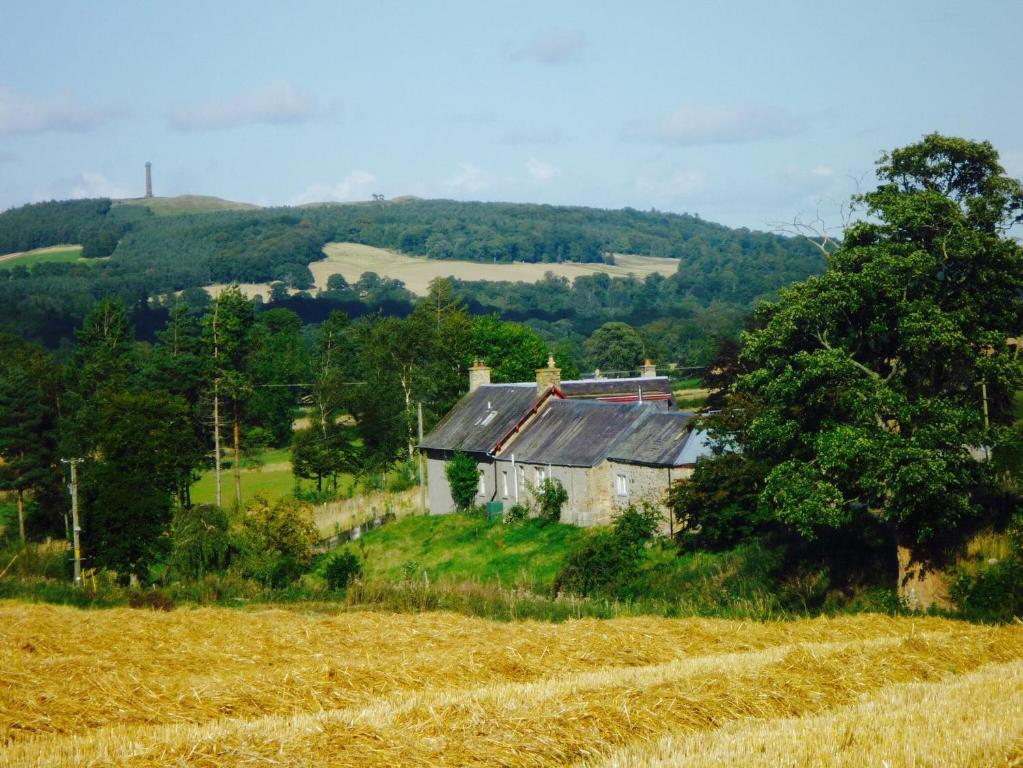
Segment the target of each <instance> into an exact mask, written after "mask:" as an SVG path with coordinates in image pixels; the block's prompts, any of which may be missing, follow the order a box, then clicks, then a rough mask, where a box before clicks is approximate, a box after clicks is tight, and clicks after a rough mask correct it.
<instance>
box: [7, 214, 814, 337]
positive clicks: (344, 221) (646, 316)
mask: <svg viewBox="0 0 1023 768" xmlns="http://www.w3.org/2000/svg"><path fill="white" fill-rule="evenodd" d="M331 241H349V242H358V243H364V244H366V245H372V246H377V247H382V248H390V249H394V250H398V251H402V252H405V253H411V254H417V255H420V256H425V257H428V258H434V259H466V260H473V261H486V262H494V261H497V262H512V261H525V262H540V263H544V262H547V263H555V262H559V261H576V262H597V261H601V260H605V259H609V258H613V256H612V255H611V254H614V253H634V254H642V255H653V256H666V257H671V258H676V259H678V261H679V272H678V274H677V275H676V276H673V277H671V278H664V277H661V276H653V277H650V278H647V280H645V281H638V280H633V281H632V282H633V283H635V285H631V286H627V285H625V282H626V279H621V278H619V279H615V280H611V281H610V282H608V281H606V280H605V281H598V282H599V283H600V285H598V286H597V288H599V289H600V290H599V291H597V292H596V293H603V294H616V298H611V299H609V300H608V301H610V302H611V304H610V305H609V306H607V307H604V306H602V305H601V307H600V310H601V311H600V312H598V313H597V315H599V317H594V318H593V321H592V322H589V321H588V322H587V323H586V327H585V328H572V329H570V331H571V332H573V333H583V334H585V333H588V332H589V330H592V328H591V326H592V327H595V326H594V325H593V324H594V323H596V324H597V325H599V322H603V321H606V320H607V319H625V320H629V319H632V318H634V317H639V318H641V319H642V320H643V321H644V322H650V321H651V320H654V319H657V318H658V317H663V316H666V313H667V312H669V311H671V307H675V308H676V310H677V307H678V305H679V303H680V302H687V303H688V305H689V310H688V314H690V315H691V314H692V312H693V311H694V310H695V309H698V308H700V307H706V306H709V305H711V304H712V303H715V302H717V303H724V304H727V305H731V306H732V307H733V308H734V310H735V311H732V312H729V313H727V314H728V316H729V318H731V319H730V320H729V323H728V325H729V327H730V328H732V329H734V326H735V321H734V318H735V317H737V316H741V315H742V314H744V313H745V310H747V309H748V308H749V306H750V305H751V303H752V302H754V301H755V300H756V299H757V298H760V297H763V296H768V295H771V294H772V293H773V292H774V291H776V290H777V289H778V288H780V287H783V286H785V285H788V284H790V283H792V282H795V281H797V280H801V279H804V278H806V277H807V276H809V275H812V274H817V273H820V272H822V271H823V269H824V259H823V258H822V256H821V254H820V253H819V252H818V250H817V249H816V248H814V247H813V246H812V245H811V244H809V243H807V242H805V241H803V240H799V239H793V238H787V237H782V236H779V235H775V234H769V233H763V232H752V231H749V230H746V229H730V228H728V227H724V226H722V225H719V224H713V223H710V222H706V221H703V220H702V219H700V218H699V217H698V216H694V215H689V214H669V213H661V212H658V211H649V212H643V211H636V210H632V209H624V210H616V211H609V210H600V209H594V208H579V207H556V206H547V205H522V204H508V203H463V202H454V201H449V200H404V201H401V202H372V203H360V204H345V205H340V204H338V205H335V204H324V205H318V206H306V207H301V208H267V209H258V210H236V211H216V212H210V213H193V214H184V215H176V216H174V215H171V216H166V215H165V216H155V215H153V213H152V212H151V211H150V210H149V209H148V208H146V207H145V206H142V205H139V206H123V205H111V201H109V200H75V201H63V202H49V203H39V204H33V205H27V206H23V207H21V208H17V209H13V210H9V211H6V212H4V213H2V214H0V253H4V252H11V251H22V250H28V249H30V248H38V247H42V246H47V245H55V244H60V243H82V244H83V256H85V257H97V256H111V257H112V258H111V259H110V261H109V262H108V263H106V264H104V265H102V268H99V269H96V268H92V269H85V268H83V267H82V266H81V265H73V264H49V265H45V266H40V267H36V268H35V269H33V270H31V271H29V270H27V269H25V268H21V269H19V268H18V267H13V268H10V269H8V270H2V269H0V330H6V331H11V332H15V333H18V334H19V335H24V336H29V337H31V338H35V339H38V340H40V341H43V342H45V343H48V344H50V345H55V344H58V343H59V342H60V339H62V338H67V335H68V333H69V331H70V328H71V327H73V326H74V325H75V324H77V323H78V322H80V320H81V318H82V317H83V316H84V312H85V308H86V307H87V306H88V305H89V304H91V303H92V302H93V301H94V300H95V298H97V297H99V296H107V295H114V296H117V297H119V298H121V299H122V300H124V301H125V302H126V303H127V304H128V305H130V306H131V305H135V306H138V307H139V310H140V311H143V310H145V306H143V305H144V304H146V303H147V302H148V299H149V298H150V297H153V296H159V295H164V294H167V293H168V292H171V291H181V290H186V289H194V288H197V287H201V286H205V285H209V284H211V283H232V282H241V283H243V282H272V281H280V282H283V283H284V284H286V285H287V286H288V287H290V288H293V289H308V288H310V287H312V276H311V274H310V272H309V269H308V264H309V263H310V262H312V261H315V260H318V259H320V258H322V248H323V246H324V244H326V243H328V242H331ZM392 282H393V281H392ZM605 282H607V285H604V283H605ZM619 284H621V285H619ZM398 287H400V286H398ZM618 287H620V288H622V289H624V290H616V288H618ZM393 288H395V286H393V285H389V286H388V289H393ZM570 288H571V286H554V285H551V286H547V287H546V288H541V290H548V289H549V291H548V292H550V291H554V292H561V293H565V292H566V291H567V290H568V289H570ZM521 290H525V291H526V292H527V293H530V292H535V288H531V287H527V286H521ZM391 292H392V293H393V291H391ZM459 292H460V293H461V294H462V295H463V296H465V298H466V299H467V300H469V301H470V303H471V305H472V306H473V307H474V308H476V309H478V310H479V311H499V312H507V311H509V310H512V311H518V316H519V317H520V318H521V319H525V320H530V319H533V316H532V315H529V314H528V313H525V314H523V313H522V311H521V310H517V308H516V307H510V306H509V305H508V303H507V301H505V300H500V297H495V296H493V291H492V288H489V287H488V286H487V284H485V283H461V284H460V285H459ZM365 293H366V292H365V291H363V292H362V294H363V295H361V296H355V295H349V296H346V297H341V296H335V297H334V299H335V302H339V301H342V300H344V301H345V302H347V304H352V302H355V303H356V304H358V303H360V302H362V303H363V304H366V295H365ZM505 293H506V292H505ZM586 293H587V295H588V296H592V295H593V294H594V293H595V292H594V291H593V290H591V289H590V288H589V287H588V288H587V290H586ZM488 294H489V295H488ZM622 296H625V297H626V300H627V303H628V306H624V305H623V302H622ZM666 297H667V300H666ZM323 298H326V299H328V300H329V299H330V297H323ZM390 298H393V296H391V297H390ZM402 298H403V300H404V301H405V303H406V304H407V306H411V304H412V303H413V301H414V298H413V297H412V296H411V295H407V296H403V297H402ZM518 298H520V299H521V301H520V302H517V303H519V304H522V305H529V304H530V303H535V301H534V300H535V298H536V297H525V296H523V297H518ZM541 298H542V297H541ZM562 299H566V300H567V299H571V296H570V295H566V296H561V297H558V300H557V301H556V302H554V303H555V304H556V305H562V307H563V309H560V310H555V311H554V312H553V314H552V311H551V310H550V309H549V308H547V309H544V311H543V312H542V313H540V314H539V315H538V316H537V317H536V318H535V319H537V320H540V321H543V322H551V321H554V320H558V319H562V318H571V317H572V316H573V315H574V310H573V308H572V306H571V302H570V301H563V300H562ZM589 301H590V303H592V302H593V299H592V298H590V300H589ZM540 303H543V302H542V301H541V302H540ZM599 303H601V302H600V300H599V299H598V304H599ZM605 303H606V302H605ZM378 304H379V302H378ZM335 308H336V307H335ZM344 308H345V309H346V311H349V312H350V314H359V312H358V311H357V310H358V307H351V306H345V307H344ZM376 308H377V307H376V306H373V302H372V301H370V302H369V304H367V305H366V307H365V311H375V309H376ZM297 309H299V310H300V311H301V309H302V308H301V307H297ZM305 309H306V312H302V314H303V316H305V317H306V319H307V320H315V319H316V318H317V317H319V316H321V315H322V316H325V314H326V313H325V312H321V311H312V309H311V308H310V307H306V308H305ZM353 309H354V310H356V311H354V312H353ZM392 309H393V307H392ZM604 310H609V311H604ZM610 310H614V311H613V312H612V311H610ZM44 311H45V317H43V316H41V313H43V312H44ZM683 314H686V313H683ZM676 316H677V312H676ZM65 317H66V319H67V320H66V322H65V320H64V318H65ZM136 320H137V318H136ZM54 323H56V326H54ZM144 326H145V323H141V324H140V330H144Z"/></svg>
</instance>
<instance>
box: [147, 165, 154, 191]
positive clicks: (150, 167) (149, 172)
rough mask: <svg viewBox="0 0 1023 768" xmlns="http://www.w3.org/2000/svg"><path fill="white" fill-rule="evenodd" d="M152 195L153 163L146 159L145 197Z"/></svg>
mask: <svg viewBox="0 0 1023 768" xmlns="http://www.w3.org/2000/svg"><path fill="white" fill-rule="evenodd" d="M152 196H153V164H152V163H151V162H149V161H148V160H147V161H146V197H152Z"/></svg>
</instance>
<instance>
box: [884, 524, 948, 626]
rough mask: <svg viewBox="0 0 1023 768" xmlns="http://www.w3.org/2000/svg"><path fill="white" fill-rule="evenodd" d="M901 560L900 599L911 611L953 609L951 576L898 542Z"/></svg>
mask: <svg viewBox="0 0 1023 768" xmlns="http://www.w3.org/2000/svg"><path fill="white" fill-rule="evenodd" d="M896 541H897V543H896V552H897V556H898V560H899V600H901V601H902V604H903V605H905V606H906V607H907V608H909V609H910V610H914V611H926V610H928V609H930V608H939V609H941V610H951V609H952V608H953V607H954V606H953V605H952V601H951V600H950V599H949V596H948V575H947V574H946V573H945V571H944V570H942V568H941V567H940V566H938V565H936V564H935V563H934V562H933V561H932V560H931V559H930V558H928V557H926V556H925V555H923V554H922V553H921V552H920V549H919V548H918V547H914V546H913V544H910V543H908V542H906V541H903V540H901V539H896Z"/></svg>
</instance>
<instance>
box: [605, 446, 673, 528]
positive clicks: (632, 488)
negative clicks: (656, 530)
mask: <svg viewBox="0 0 1023 768" xmlns="http://www.w3.org/2000/svg"><path fill="white" fill-rule="evenodd" d="M603 467H606V472H607V480H608V487H609V488H610V490H611V493H612V494H613V496H612V499H613V501H612V503H613V511H612V515H613V514H614V512H615V511H617V510H619V509H621V508H623V507H626V506H628V505H629V504H638V503H640V502H642V501H649V502H651V503H653V504H656V505H657V506H658V507H660V509H661V512H662V514H663V522H662V524H661V533H662V534H664V535H668V534H669V533H671V532H672V530H673V526H672V524H671V520H670V519H669V517H668V515H669V514H670V512H669V510H668V508H667V506H665V504H664V495H665V492H666V491H667V490H668V487H669V485H670V484H671V483H673V482H675V481H676V480H684V479H686V478H688V477H689V476H691V475H692V474H693V470H692V469H691V468H688V467H674V468H672V469H670V470H669V469H668V468H667V467H648V466H643V465H639V464H625V463H619V462H617V461H607V462H604V464H603V465H602V468H603ZM619 475H623V476H624V477H625V484H626V486H627V490H628V493H627V494H626V495H621V494H619V493H618V492H617V491H618V485H619V481H618V476H619Z"/></svg>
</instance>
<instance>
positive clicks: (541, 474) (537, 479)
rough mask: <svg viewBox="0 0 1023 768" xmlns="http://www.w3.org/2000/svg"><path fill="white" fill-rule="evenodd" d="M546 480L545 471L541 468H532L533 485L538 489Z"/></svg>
mask: <svg viewBox="0 0 1023 768" xmlns="http://www.w3.org/2000/svg"><path fill="white" fill-rule="evenodd" d="M546 479H547V471H546V470H545V469H544V468H543V467H533V485H535V486H537V487H539V486H540V484H541V483H542V482H543V481H544V480H546Z"/></svg>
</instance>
